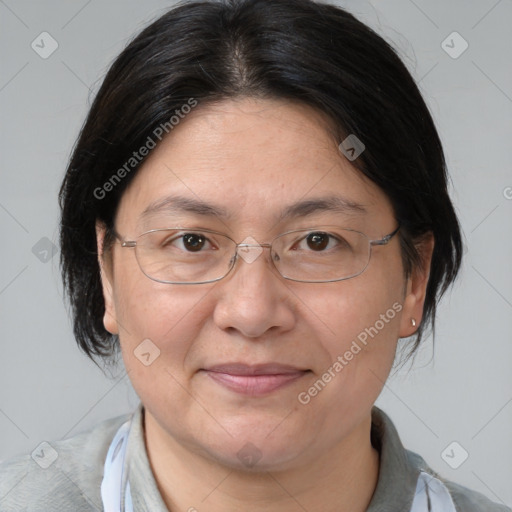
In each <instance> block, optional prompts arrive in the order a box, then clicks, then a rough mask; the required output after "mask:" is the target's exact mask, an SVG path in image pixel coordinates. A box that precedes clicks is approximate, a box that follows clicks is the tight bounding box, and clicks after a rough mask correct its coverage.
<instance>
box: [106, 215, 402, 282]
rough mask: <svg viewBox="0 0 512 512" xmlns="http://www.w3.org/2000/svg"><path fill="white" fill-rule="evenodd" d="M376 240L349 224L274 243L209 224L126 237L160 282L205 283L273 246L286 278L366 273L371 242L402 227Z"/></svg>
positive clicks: (315, 279) (318, 278)
mask: <svg viewBox="0 0 512 512" xmlns="http://www.w3.org/2000/svg"><path fill="white" fill-rule="evenodd" d="M399 229H400V226H398V227H397V228H396V229H395V230H394V231H393V232H391V233H389V234H388V235H386V236H384V237H383V238H381V239H378V240H370V239H369V237H368V236H367V235H365V234H364V233H361V232H360V231H356V230H353V229H348V228H339V227H337V226H333V225H327V226H326V225H323V226H315V227H314V228H307V229H295V230H292V231H287V232H286V233H282V234H280V235H278V236H276V237H275V238H274V239H273V240H272V242H270V243H261V244H260V243H258V242H257V241H256V240H255V239H253V238H252V237H248V238H246V239H245V240H244V241H243V242H241V243H237V242H235V241H234V240H233V239H231V238H230V237H229V236H227V235H226V234H224V233H220V232H218V231H212V230H209V229H188V228H187V227H183V226H179V227H173V228H161V229H152V230H150V231H146V232H145V233H142V234H141V235H139V236H138V237H137V238H136V240H123V239H122V238H121V236H120V235H119V234H118V233H117V232H115V231H114V236H115V237H116V238H117V239H118V240H119V241H120V242H121V246H122V247H133V248H134V249H135V257H136V260H137V262H138V264H139V267H140V269H141V271H142V272H143V273H144V274H145V275H146V276H147V277H148V278H149V279H152V280H154V281H157V282H159V283H167V284H205V283H212V282H215V281H219V280H220V279H223V278H224V277H226V276H227V275H228V274H229V273H230V272H231V270H232V269H233V268H234V266H235V264H236V262H237V260H238V258H239V257H241V258H242V259H244V260H245V261H246V262H247V263H252V261H254V260H255V259H256V258H258V257H259V255H260V254H261V253H262V252H263V249H264V248H269V249H270V256H271V257H270V260H271V262H272V264H273V266H274V267H275V269H276V270H277V271H278V272H279V274H280V275H281V276H282V277H284V278H285V279H289V280H291V281H298V282H303V283H329V282H335V281H344V280H346V279H351V278H352V277H356V276H358V275H360V274H362V273H363V272H364V271H365V269H366V268H367V267H368V264H369V262H370V257H371V253H372V247H373V246H379V245H387V244H388V243H389V241H390V240H391V239H392V238H393V236H394V235H395V234H396V233H397V232H398V230H399Z"/></svg>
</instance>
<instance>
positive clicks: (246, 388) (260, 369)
mask: <svg viewBox="0 0 512 512" xmlns="http://www.w3.org/2000/svg"><path fill="white" fill-rule="evenodd" d="M202 371H203V372H205V373H206V374H207V375H208V376H209V377H210V378H211V379H213V380H214V381H215V382H217V383H218V384H220V385H222V386H223V387H225V388H227V389H229V390H231V391H234V392H236V393H239V394H242V395H248V396H262V395H267V394H269V393H271V392H273V391H277V390H278V389H281V388H283V387H285V386H287V385H289V384H291V383H292V382H295V381H296V380H298V379H300V378H301V377H303V376H304V375H306V373H308V372H309V370H303V369H301V368H297V367H294V366H289V365H282V364H276V363H270V364H260V365H247V364H244V363H230V364H221V365H215V366H211V367H209V368H205V369H203V370H202Z"/></svg>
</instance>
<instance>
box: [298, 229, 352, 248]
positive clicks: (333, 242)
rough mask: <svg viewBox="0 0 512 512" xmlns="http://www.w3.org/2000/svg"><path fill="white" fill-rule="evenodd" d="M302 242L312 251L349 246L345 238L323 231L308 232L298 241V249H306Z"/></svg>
mask: <svg viewBox="0 0 512 512" xmlns="http://www.w3.org/2000/svg"><path fill="white" fill-rule="evenodd" d="M304 243H305V244H306V247H307V248H308V249H310V250H312V251H314V252H324V250H325V249H332V248H334V247H337V248H338V249H343V248H346V247H349V246H348V243H347V241H346V240H345V239H343V238H341V237H337V236H334V235H331V234H330V233H325V232H323V231H315V232H312V233H308V235H307V236H305V237H304V238H303V239H302V240H300V241H299V249H306V247H305V246H304Z"/></svg>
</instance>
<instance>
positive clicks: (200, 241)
mask: <svg viewBox="0 0 512 512" xmlns="http://www.w3.org/2000/svg"><path fill="white" fill-rule="evenodd" d="M182 240H183V245H184V247H185V248H186V249H187V250H189V251H191V252H198V251H200V250H201V249H202V248H203V247H204V244H205V242H206V238H205V237H204V236H203V235H197V234H194V233H186V234H184V235H183V236H182Z"/></svg>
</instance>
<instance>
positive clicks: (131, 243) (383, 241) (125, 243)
mask: <svg viewBox="0 0 512 512" xmlns="http://www.w3.org/2000/svg"><path fill="white" fill-rule="evenodd" d="M322 227H328V226H327V225H325V226H322ZM332 227H337V228H338V229H342V230H344V231H352V232H354V233H358V234H360V235H363V236H364V237H365V238H366V239H367V240H368V243H369V247H370V250H369V255H368V261H367V262H366V265H365V266H364V268H363V269H362V270H361V272H358V273H357V274H354V275H352V276H349V277H342V278H340V279H328V280H327V281H304V280H302V279H294V278H292V277H287V276H285V275H283V274H282V273H281V272H280V270H279V269H278V268H277V267H276V264H275V263H274V259H273V258H272V257H271V258H270V260H271V261H272V266H273V267H274V269H275V270H276V271H277V273H278V274H279V275H280V276H281V277H282V278H283V279H287V280H288V281H295V282H297V283H335V282H339V281H346V280H348V279H352V278H353V277H357V276H360V275H361V274H362V273H363V272H364V271H365V270H366V269H367V268H368V265H369V264H370V260H371V257H372V248H373V246H374V245H376V246H382V245H387V244H388V243H389V242H390V240H391V239H392V238H393V237H394V236H395V235H396V234H397V233H398V231H399V230H400V224H399V225H398V227H397V228H396V229H395V230H394V231H392V232H391V233H389V234H387V235H385V236H383V237H382V238H380V239H377V240H370V238H369V237H368V235H366V234H365V233H363V232H361V231H357V230H355V229H350V228H342V227H339V226H332ZM171 230H182V231H191V232H199V233H212V234H215V235H220V236H224V237H225V238H227V239H228V240H231V241H232V242H233V244H234V246H235V252H234V257H232V258H231V260H230V261H231V264H230V267H229V269H228V271H227V272H226V273H225V274H224V275H223V276H222V277H217V278H216V279H210V280H208V281H198V282H190V283H189V282H186V281H185V282H183V281H178V282H176V281H164V280H161V279H156V278H154V277H151V276H149V275H148V274H146V272H145V271H144V269H143V268H142V266H141V264H140V262H139V258H138V257H137V240H138V239H139V238H141V237H143V236H144V235H147V234H148V233H154V232H157V231H171ZM315 230H317V231H318V226H316V227H311V228H303V229H292V230H290V231H286V232H285V233H281V234H280V235H277V236H276V237H275V238H274V239H273V240H272V241H271V242H269V243H262V244H247V243H243V242H241V243H237V242H235V241H234V240H233V239H232V238H231V237H230V236H228V235H226V234H225V233H221V232H220V231H214V230H212V229H191V228H188V227H183V226H176V227H168V228H158V229H150V230H148V231H145V232H144V233H142V234H140V235H139V236H138V237H137V238H136V239H135V240H123V238H122V237H121V235H120V234H119V233H118V232H117V231H116V230H115V229H112V230H111V232H112V234H113V235H114V237H115V238H116V239H117V240H118V241H119V242H120V243H121V247H125V248H134V249H135V259H136V260H137V264H138V265H139V268H140V270H141V272H142V273H143V274H144V275H145V276H146V277H147V278H148V279H151V280H152V281H156V282H157V283H163V284H185V285H186V284H191V285H194V284H208V283H215V282H217V281H220V280H221V279H224V278H225V277H226V276H227V275H228V274H229V273H230V272H231V271H232V270H233V269H234V268H235V266H236V262H237V261H238V248H239V247H261V248H268V249H270V250H272V245H273V244H274V242H275V241H276V240H277V239H278V238H280V237H282V236H284V235H288V234H290V233H297V232H299V231H311V232H314V231H315ZM271 254H272V253H271Z"/></svg>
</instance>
